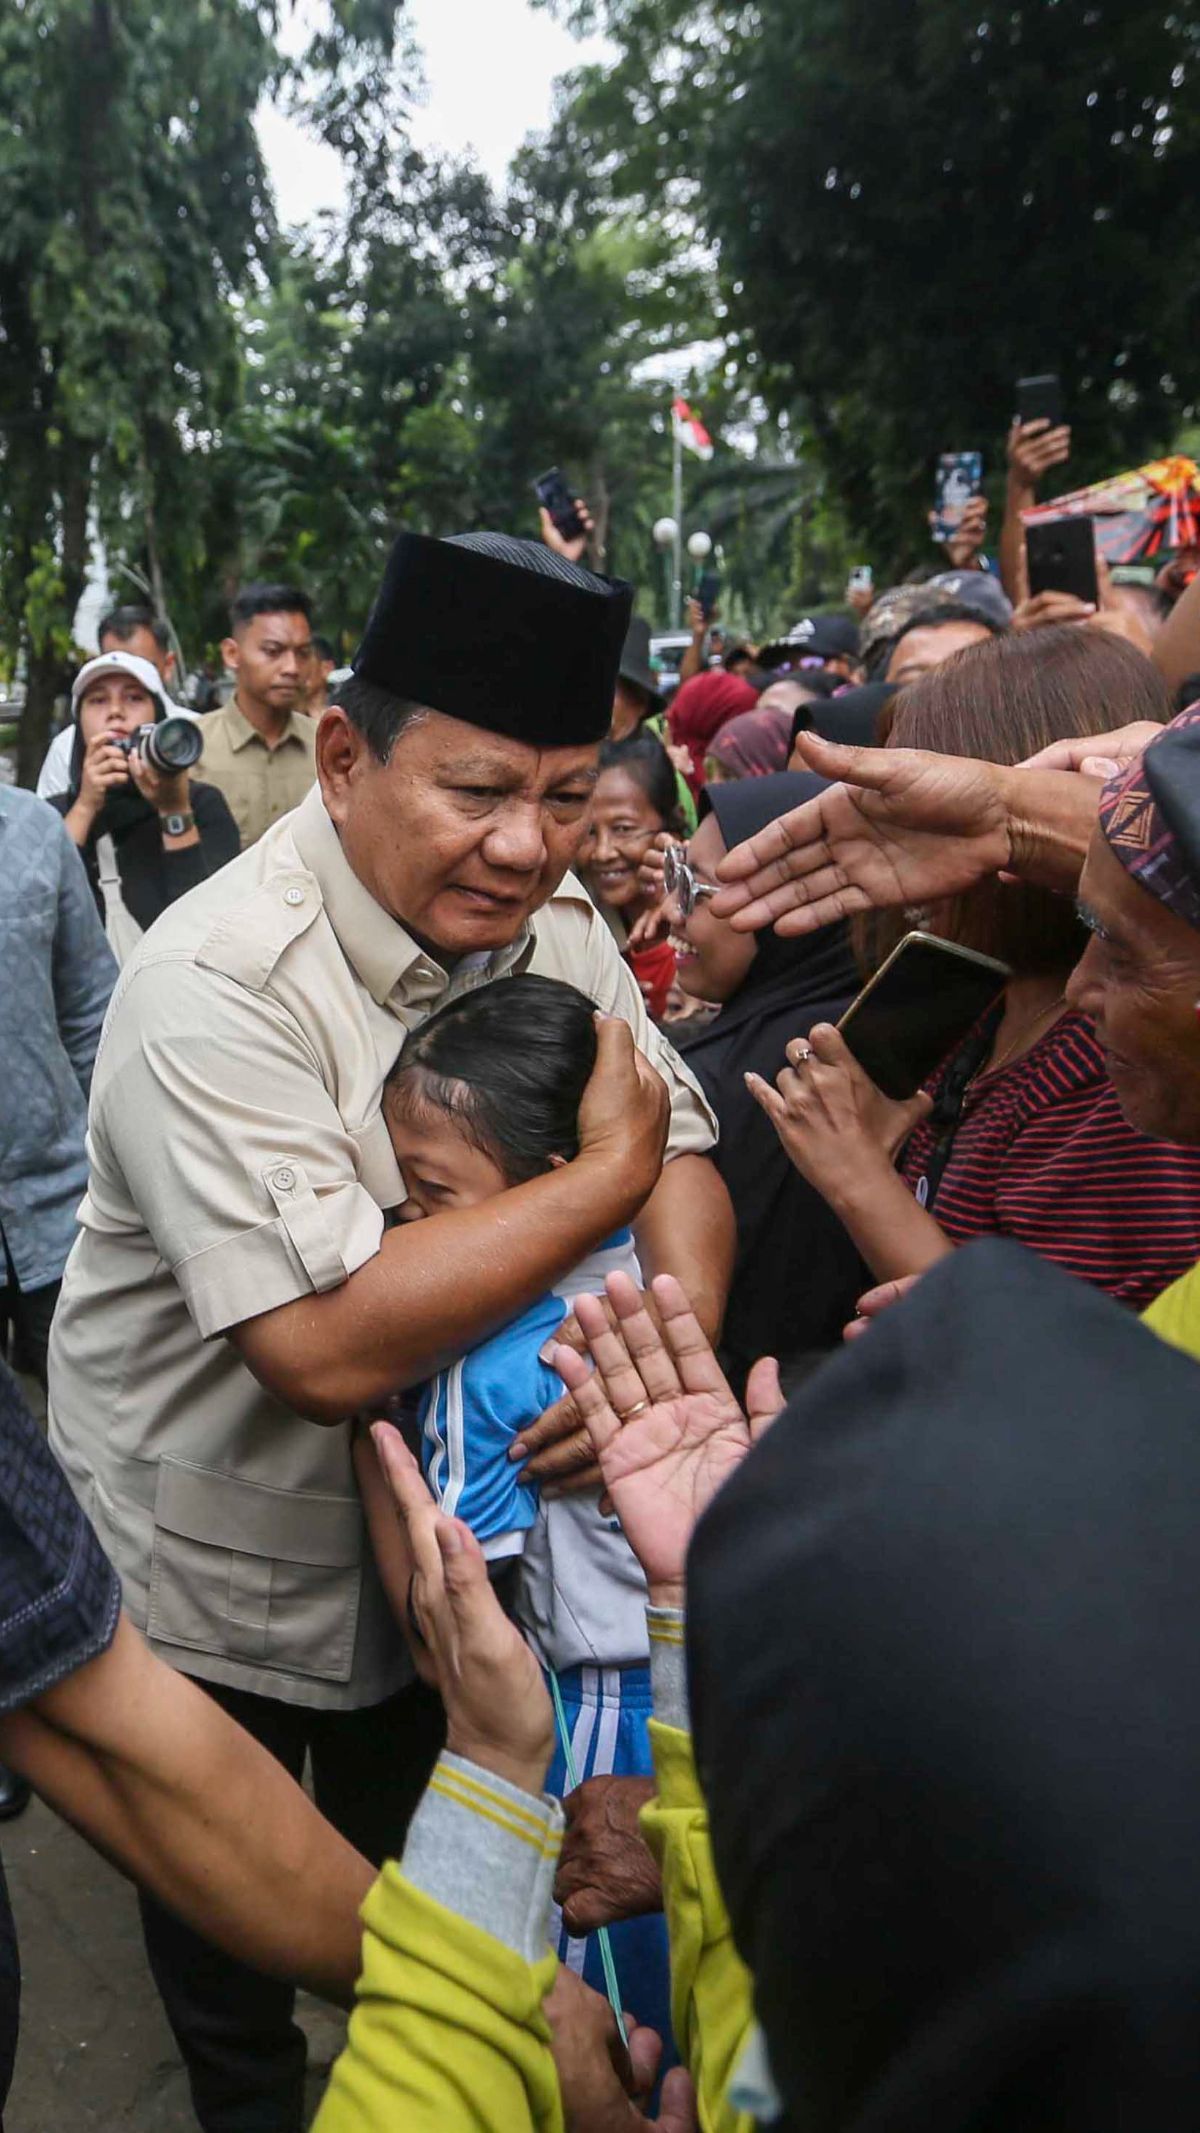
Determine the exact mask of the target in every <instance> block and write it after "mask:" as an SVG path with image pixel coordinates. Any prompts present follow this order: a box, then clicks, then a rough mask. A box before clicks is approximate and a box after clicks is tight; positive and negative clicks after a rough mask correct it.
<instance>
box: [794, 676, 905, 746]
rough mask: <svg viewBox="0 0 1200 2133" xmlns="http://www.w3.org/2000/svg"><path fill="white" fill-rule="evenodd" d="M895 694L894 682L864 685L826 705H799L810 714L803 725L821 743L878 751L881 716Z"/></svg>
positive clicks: (831, 699) (830, 699)
mask: <svg viewBox="0 0 1200 2133" xmlns="http://www.w3.org/2000/svg"><path fill="white" fill-rule="evenodd" d="M895 694H896V684H895V682H894V681H864V682H863V683H861V685H860V686H859V687H858V688H857V689H843V690H842V692H841V694H840V695H839V696H831V697H830V698H829V699H828V701H827V702H825V703H820V702H818V703H811V704H805V705H802V706H801V708H802V709H803V710H806V711H807V712H808V714H809V716H808V717H807V719H806V720H805V721H804V723H805V725H806V726H811V728H812V730H813V732H814V733H819V734H820V736H821V738H822V740H824V741H838V742H840V743H841V745H842V746H843V747H844V748H878V746H879V718H880V713H881V712H882V710H883V707H884V705H885V704H886V703H888V702H889V701H890V699H891V698H892V697H893V696H894V695H895Z"/></svg>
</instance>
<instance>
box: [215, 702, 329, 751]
mask: <svg viewBox="0 0 1200 2133" xmlns="http://www.w3.org/2000/svg"><path fill="white" fill-rule="evenodd" d="M303 717H304V713H303V712H300V711H289V712H288V715H287V724H286V726H285V727H284V729H283V732H282V733H281V734H280V736H279V739H278V740H277V741H276V743H275V746H276V747H277V748H284V747H286V746H287V743H288V742H289V741H298V742H299V743H300V746H301V747H302V748H303V746H304V732H303V729H302V727H301V725H300V720H301V718H303ZM225 718H226V723H227V725H228V727H229V745H230V747H231V748H232V749H234V750H235V751H236V750H237V749H239V748H244V747H245V746H246V744H247V742H249V741H258V742H260V743H261V745H262V746H263V747H264V748H265V747H266V745H267V744H266V742H265V741H264V740H263V737H262V735H261V733H260V732H259V730H258V727H257V726H252V725H251V724H250V721H249V719H248V718H247V717H246V714H245V712H244V711H241V710H239V708H238V700H237V697H236V696H231V697H230V699H229V702H228V703H227V704H226V706H225ZM308 723H309V721H308V719H307V718H305V725H307V724H308Z"/></svg>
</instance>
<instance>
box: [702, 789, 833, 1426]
mask: <svg viewBox="0 0 1200 2133" xmlns="http://www.w3.org/2000/svg"><path fill="white" fill-rule="evenodd" d="M821 789H822V781H821V779H819V778H814V777H813V776H812V775H811V773H803V774H796V773H792V774H786V773H785V774H782V775H779V776H776V777H763V778H745V779H742V780H740V781H738V782H737V783H734V784H731V785H714V786H710V787H708V788H706V790H705V792H704V794H703V796H702V799H701V814H702V819H701V822H700V827H699V829H698V830H697V831H696V834H695V836H694V837H693V838H692V839H691V842H690V844H689V846H688V848H687V870H686V871H685V873H684V876H683V880H682V882H681V884H680V888H679V890H678V891H677V892H676V894H675V896H674V898H673V899H672V901H671V903H670V904H669V905H668V906H667V917H668V921H669V923H670V924H671V926H672V929H673V932H674V935H675V947H676V957H677V962H678V973H679V983H680V985H681V986H682V988H683V990H684V991H685V992H687V993H689V994H690V995H691V996H692V997H693V998H698V999H703V1000H717V1001H719V1002H720V1003H721V1009H720V1013H719V1014H718V1015H717V1017H716V1019H715V1020H714V1021H712V1022H710V1023H708V1024H707V1025H706V1026H705V1027H704V1028H703V1029H701V1030H700V1031H699V1032H698V1033H697V1034H696V1035H695V1036H692V1037H690V1038H689V1037H688V1036H687V1035H686V1033H684V1032H682V1031H680V1030H678V1029H676V1030H675V1031H674V1036H675V1041H676V1042H677V1044H678V1045H679V1048H680V1050H681V1051H682V1052H683V1054H684V1056H685V1057H686V1059H687V1063H688V1065H689V1066H690V1067H691V1069H692V1071H693V1073H694V1074H696V1075H697V1077H698V1078H699V1080H700V1082H701V1084H702V1086H703V1088H704V1093H705V1095H706V1096H707V1097H708V1100H709V1102H710V1103H711V1104H712V1106H713V1109H714V1110H715V1112H716V1114H717V1118H718V1121H719V1124H720V1129H721V1134H720V1140H719V1142H718V1145H717V1148H716V1149H715V1151H714V1155H715V1160H716V1163H717V1167H718V1169H719V1170H720V1172H721V1175H722V1177H723V1178H724V1180H725V1183H726V1184H727V1186H728V1187H729V1191H730V1195H731V1197H732V1200H733V1204H734V1208H735V1210H736V1213H737V1225H738V1249H737V1259H736V1261H735V1264H734V1273H733V1284H732V1287H731V1289H730V1294H729V1303H728V1306H727V1309H726V1314H725V1331H724V1337H723V1344H722V1350H721V1353H722V1359H723V1361H724V1363H725V1367H726V1369H727V1371H728V1374H729V1376H730V1379H731V1380H732V1382H733V1383H734V1385H735V1386H736V1387H737V1388H738V1389H739V1390H740V1388H741V1386H742V1385H743V1383H744V1382H745V1377H746V1372H747V1371H748V1369H749V1368H750V1365H751V1363H752V1362H753V1361H754V1360H755V1358H756V1356H759V1355H763V1354H771V1355H777V1356H779V1357H780V1358H781V1360H782V1362H783V1363H784V1366H785V1370H786V1371H787V1372H788V1373H789V1374H790V1373H791V1372H794V1371H799V1370H801V1369H803V1368H804V1367H805V1365H806V1362H807V1361H810V1360H811V1359H812V1357H813V1356H814V1355H815V1354H818V1353H820V1352H821V1351H823V1350H825V1349H828V1348H830V1347H832V1346H834V1344H835V1343H836V1342H837V1340H838V1339H839V1337H840V1334H841V1329H842V1326H843V1325H844V1323H845V1321H846V1319H847V1318H848V1317H850V1316H852V1315H853V1307H854V1300H855V1297H856V1296H857V1295H858V1293H859V1291H860V1289H861V1288H862V1286H863V1279H862V1275H863V1268H862V1262H861V1260H860V1259H859V1256H858V1253H857V1251H856V1250H855V1248H854V1246H853V1245H852V1244H851V1242H850V1240H849V1238H848V1236H847V1234H846V1232H845V1230H844V1229H843V1227H842V1225H841V1223H840V1222H839V1221H838V1220H837V1218H836V1216H833V1215H831V1214H830V1212H829V1210H828V1209H827V1208H826V1207H825V1205H824V1202H823V1201H822V1199H821V1196H820V1194H819V1193H817V1192H815V1191H814V1190H813V1189H812V1188H811V1187H810V1186H809V1185H808V1184H807V1183H806V1182H805V1180H804V1179H802V1178H801V1177H800V1176H799V1175H798V1173H797V1172H796V1171H795V1170H794V1169H793V1167H792V1165H791V1163H790V1162H789V1160H788V1158H787V1157H786V1155H784V1152H783V1150H782V1148H781V1146H780V1145H779V1142H778V1139H777V1137H776V1135H775V1133H774V1130H773V1129H772V1127H771V1125H770V1123H769V1121H768V1120H767V1118H766V1116H765V1115H764V1113H763V1112H762V1110H761V1109H760V1108H759V1105H758V1104H757V1103H756V1102H755V1100H754V1098H753V1096H752V1095H751V1094H750V1092H749V1090H748V1089H747V1087H746V1080H745V1077H746V1075H747V1074H748V1073H754V1074H757V1075H759V1076H760V1077H763V1078H767V1079H773V1077H774V1075H775V1074H776V1073H777V1072H778V1071H779V1070H780V1067H781V1065H782V1063H783V1061H784V1058H785V1048H786V1045H787V1043H788V1040H789V1038H793V1037H801V1036H804V1035H805V1034H806V1033H807V1031H808V1030H809V1029H810V1028H811V1027H812V1024H813V1023H814V1022H822V1021H834V1022H836V1021H837V1019H838V1017H839V1015H840V1014H841V1013H842V1010H843V1009H844V1008H845V1007H846V1006H847V1005H848V1004H849V1002H850V1001H851V1000H852V999H853V997H854V995H855V993H856V992H857V991H858V989H859V982H860V980H859V977H858V973H857V970H856V968H855V963H854V958H853V955H852V953H851V949H850V941H849V936H848V933H847V929H846V928H845V927H844V926H840V925H838V926H827V927H825V928H824V930H823V931H822V932H820V933H816V934H810V935H809V936H807V937H806V938H805V939H803V940H795V939H791V940H785V939H782V938H781V937H780V936H779V935H778V934H777V933H775V932H773V931H767V932H763V933H758V934H748V933H735V932H734V930H733V928H732V926H730V925H729V923H728V921H727V920H724V919H717V918H714V917H713V914H712V908H711V903H710V901H709V899H710V897H711V895H712V891H713V885H714V884H715V882H716V869H717V867H718V865H719V863H720V861H721V860H722V859H723V858H724V856H725V853H726V852H727V851H729V850H732V848H733V846H734V845H735V844H740V843H742V842H743V840H744V839H745V838H747V837H751V836H754V835H756V834H757V832H758V831H759V830H761V829H764V828H765V827H766V825H767V824H768V823H769V822H774V821H775V820H776V819H777V818H778V817H779V816H780V815H785V814H787V813H788V812H789V810H790V809H791V808H793V807H798V806H799V805H800V804H801V803H802V801H804V800H807V799H810V798H811V797H812V796H813V795H814V794H815V793H817V792H819V791H821ZM689 883H690V886H689ZM685 907H686V908H685ZM764 1129H765V1130H764ZM772 1143H774V1145H772Z"/></svg>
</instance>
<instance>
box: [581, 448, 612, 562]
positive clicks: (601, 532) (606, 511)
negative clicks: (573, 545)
mask: <svg viewBox="0 0 1200 2133" xmlns="http://www.w3.org/2000/svg"><path fill="white" fill-rule="evenodd" d="M587 501H588V509H589V511H590V512H591V514H592V518H593V520H594V522H595V531H594V532H593V534H592V538H591V541H590V543H589V547H590V558H589V559H590V561H591V565H592V568H593V570H603V569H604V563H605V558H606V556H607V554H608V527H609V520H610V518H611V516H612V497H611V496H610V495H609V489H608V476H607V474H606V472H605V468H604V461H603V460H602V459H601V457H600V454H599V453H598V452H597V454H596V457H595V458H594V459H593V461H592V467H591V474H590V476H589V480H588V498H587Z"/></svg>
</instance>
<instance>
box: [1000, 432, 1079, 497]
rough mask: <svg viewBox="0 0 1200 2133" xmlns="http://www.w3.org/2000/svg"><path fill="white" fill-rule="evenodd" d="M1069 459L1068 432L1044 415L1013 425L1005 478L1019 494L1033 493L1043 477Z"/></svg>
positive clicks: (1069, 438)
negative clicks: (1006, 476)
mask: <svg viewBox="0 0 1200 2133" xmlns="http://www.w3.org/2000/svg"><path fill="white" fill-rule="evenodd" d="M1070 456H1071V432H1070V430H1069V429H1068V428H1067V426H1066V424H1065V423H1058V424H1055V423H1052V422H1050V421H1049V420H1048V419H1047V417H1046V416H1045V415H1039V416H1038V417H1037V420H1036V421H1035V422H1014V423H1013V426H1012V428H1011V429H1010V431H1009V433H1008V475H1009V482H1010V485H1011V486H1012V487H1013V488H1016V489H1019V490H1020V491H1021V492H1022V494H1026V493H1030V494H1031V493H1034V492H1036V489H1037V485H1038V483H1039V481H1040V480H1041V478H1042V476H1043V474H1046V473H1048V472H1049V470H1050V468H1051V467H1059V466H1061V465H1062V463H1063V461H1064V460H1065V459H1069V458H1070Z"/></svg>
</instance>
